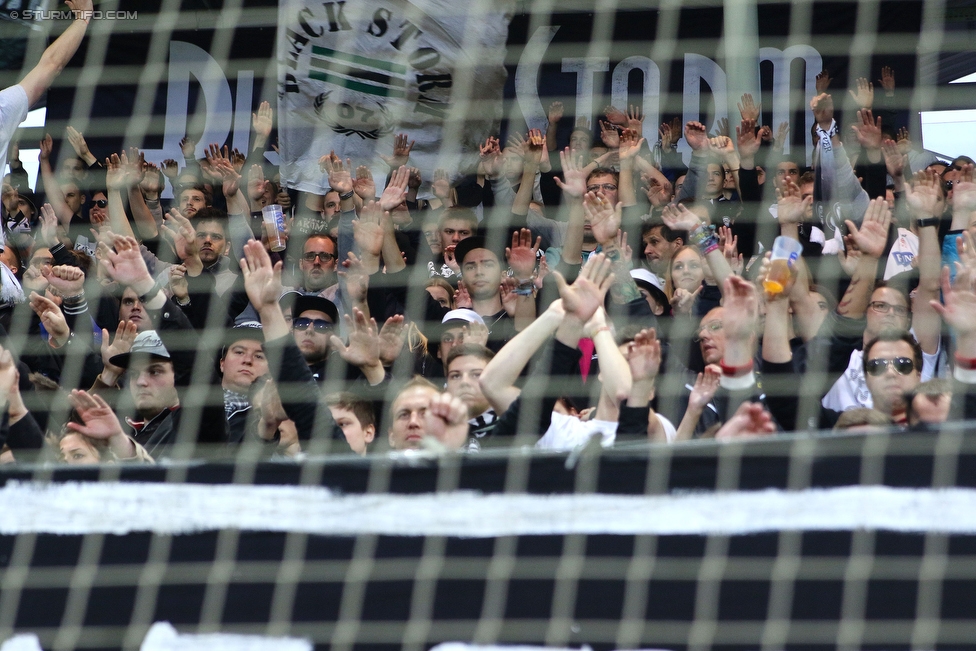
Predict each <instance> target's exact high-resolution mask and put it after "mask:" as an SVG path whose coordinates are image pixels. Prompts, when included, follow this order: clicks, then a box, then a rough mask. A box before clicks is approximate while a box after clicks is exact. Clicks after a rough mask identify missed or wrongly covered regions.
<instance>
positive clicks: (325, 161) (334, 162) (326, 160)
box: [319, 156, 353, 195]
mask: <svg viewBox="0 0 976 651" xmlns="http://www.w3.org/2000/svg"><path fill="white" fill-rule="evenodd" d="M319 164H320V165H324V167H325V171H326V172H327V173H328V175H329V186H331V187H332V189H333V190H335V191H336V192H338V193H339V194H340V195H341V194H347V193H349V192H352V191H353V185H352V175H351V174H350V173H349V169H347V168H346V167H343V165H342V160H340V159H339V158H338V157H335V158H333V157H332V156H323V157H322V158H321V159H319ZM346 166H347V167H352V161H350V160H349V159H346Z"/></svg>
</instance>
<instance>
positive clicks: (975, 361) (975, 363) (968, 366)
mask: <svg viewBox="0 0 976 651" xmlns="http://www.w3.org/2000/svg"><path fill="white" fill-rule="evenodd" d="M955 358H956V368H961V369H965V370H967V371H976V357H960V356H959V353H956V354H955Z"/></svg>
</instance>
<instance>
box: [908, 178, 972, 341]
mask: <svg viewBox="0 0 976 651" xmlns="http://www.w3.org/2000/svg"><path fill="white" fill-rule="evenodd" d="M938 182H939V180H938V179H937V177H936V176H935V174H933V173H931V172H929V173H926V172H919V173H918V174H917V175H916V176H915V183H914V187H913V184H911V183H906V184H905V201H906V202H907V203H908V206H909V210H910V211H911V213H912V219H913V220H914V221H915V224H916V226H917V228H918V293H917V295H916V298H915V302H914V303H913V307H912V329H913V330H914V331H915V338H916V339H917V340H918V343H919V345H920V346H921V347H922V350H923V351H924V352H926V353H928V354H930V355H934V354H935V353H937V352H938V350H939V343H940V341H941V335H942V319H941V318H940V317H939V313H938V312H936V311H935V309H934V308H933V307H932V305H931V301H938V300H939V290H940V288H941V287H940V277H941V275H942V250H941V249H942V247H941V246H940V245H939V220H940V218H941V215H940V214H937V212H938V208H937V207H938V206H939V205H940V204H939V194H940V192H939V190H940V189H939V188H938V187H937V185H936V184H937V183H938ZM967 227H968V224H967Z"/></svg>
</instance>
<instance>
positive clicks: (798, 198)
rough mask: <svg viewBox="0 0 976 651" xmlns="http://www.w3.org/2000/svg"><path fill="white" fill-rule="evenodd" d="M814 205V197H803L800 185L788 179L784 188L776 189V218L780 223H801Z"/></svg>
mask: <svg viewBox="0 0 976 651" xmlns="http://www.w3.org/2000/svg"><path fill="white" fill-rule="evenodd" d="M811 205H813V197H812V196H810V197H806V198H805V199H804V198H803V195H802V193H801V192H800V187H799V186H798V185H797V184H796V183H794V182H793V181H792V180H791V179H786V182H785V183H783V189H782V190H780V189H777V190H776V206H777V207H776V219H777V220H778V221H779V223H780V224H799V223H800V222H802V221H803V218H804V216H805V215H806V214H807V209H808V208H809V207H810V206H811Z"/></svg>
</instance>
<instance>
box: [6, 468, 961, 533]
mask: <svg viewBox="0 0 976 651" xmlns="http://www.w3.org/2000/svg"><path fill="white" fill-rule="evenodd" d="M219 529H240V530H250V531H295V532H305V533H312V534H324V535H337V536H354V535H357V534H387V535H397V536H423V535H437V536H459V537H470V538H484V537H496V536H509V535H541V534H575V533H579V534H601V533H606V534H662V535H667V534H697V535H703V534H747V533H757V532H761V531H778V530H794V531H801V530H810V531H814V530H819V531H825V530H844V531H850V530H857V529H880V530H889V531H905V532H912V531H914V532H930V531H931V532H945V533H976V490H974V489H968V488H950V489H901V488H888V487H884V486H850V487H844V488H831V489H811V490H804V491H783V490H775V489H769V490H763V491H749V492H746V491H739V492H727V493H693V494H678V495H659V496H629V495H549V496H545V495H524V494H519V495H508V494H495V495H482V494H479V493H475V492H455V493H441V494H423V495H389V494H382V495H338V494H335V493H333V492H331V491H329V490H328V489H326V488H319V487H298V486H245V485H232V484H231V485H216V486H215V485H202V484H148V483H146V484H144V483H118V482H100V483H95V482H92V483H63V484H57V483H51V484H45V483H32V482H8V483H7V485H6V486H5V487H3V488H2V489H0V534H20V533H56V534H86V533H106V534H125V533H128V532H132V531H152V532H155V533H160V534H181V533H191V532H195V531H210V530H219Z"/></svg>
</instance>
